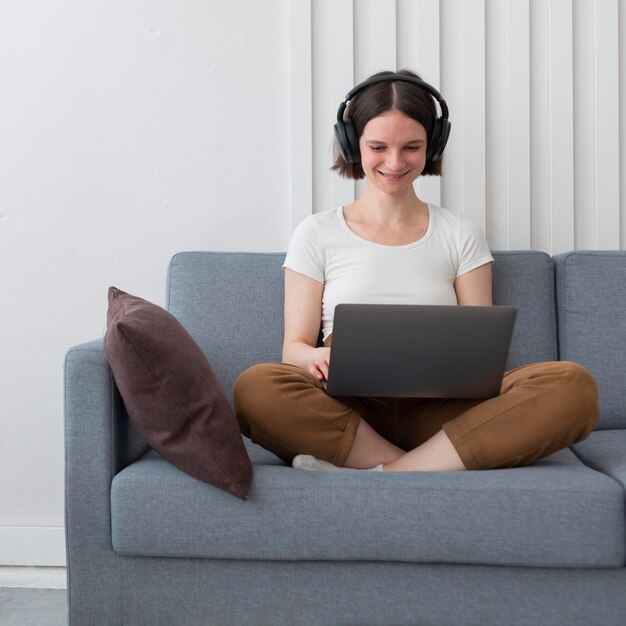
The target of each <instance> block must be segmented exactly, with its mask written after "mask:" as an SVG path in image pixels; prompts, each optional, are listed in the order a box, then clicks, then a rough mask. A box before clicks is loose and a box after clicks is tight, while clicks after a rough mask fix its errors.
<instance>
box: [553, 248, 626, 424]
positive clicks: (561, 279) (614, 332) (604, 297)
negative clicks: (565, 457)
mask: <svg viewBox="0 0 626 626" xmlns="http://www.w3.org/2000/svg"><path fill="white" fill-rule="evenodd" d="M554 262H555V267H556V291H557V302H558V321H559V351H560V358H561V359H562V360H564V361H576V362H577V363H580V364H581V365H584V366H585V367H586V368H587V369H588V370H589V371H590V372H591V373H592V374H593V376H594V377H595V379H596V382H597V383H598V389H599V394H600V415H601V419H600V422H599V424H598V428H601V429H606V428H626V403H625V401H624V390H626V350H625V349H624V346H626V315H625V314H624V312H625V311H626V252H624V251H618V250H614V251H601V250H598V251H578V252H567V253H565V254H559V255H557V256H555V257H554Z"/></svg>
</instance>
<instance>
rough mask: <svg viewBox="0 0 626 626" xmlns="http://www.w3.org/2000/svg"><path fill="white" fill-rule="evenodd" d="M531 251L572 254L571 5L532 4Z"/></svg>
mask: <svg viewBox="0 0 626 626" xmlns="http://www.w3.org/2000/svg"><path fill="white" fill-rule="evenodd" d="M530 8H531V11H530V32H531V72H530V73H531V203H532V212H531V220H532V248H533V249H535V250H544V251H546V252H549V253H553V254H555V253H558V252H563V251H565V250H573V249H574V141H573V132H574V124H573V78H572V65H573V58H572V4H571V2H570V1H569V0H551V1H550V2H545V0H531V4H530Z"/></svg>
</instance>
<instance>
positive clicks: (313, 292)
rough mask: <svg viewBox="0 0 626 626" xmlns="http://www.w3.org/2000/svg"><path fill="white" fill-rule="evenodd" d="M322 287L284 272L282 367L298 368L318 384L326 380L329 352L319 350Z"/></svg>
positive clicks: (309, 279) (286, 271) (318, 283)
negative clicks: (311, 375) (317, 381)
mask: <svg viewBox="0 0 626 626" xmlns="http://www.w3.org/2000/svg"><path fill="white" fill-rule="evenodd" d="M323 292H324V285H322V283H320V282H319V281H317V280H313V279H312V278H309V277H308V276H304V275H303V274H300V273H298V272H295V271H293V270H290V269H289V268H285V338H284V341H283V363H289V364H291V365H297V366H298V367H301V368H302V369H304V370H306V371H307V372H309V373H310V374H313V376H315V377H316V378H317V379H318V380H324V379H327V378H328V363H329V361H330V348H318V347H316V346H317V338H318V336H319V332H320V324H321V320H322V294H323Z"/></svg>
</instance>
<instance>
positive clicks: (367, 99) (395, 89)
mask: <svg viewBox="0 0 626 626" xmlns="http://www.w3.org/2000/svg"><path fill="white" fill-rule="evenodd" d="M394 74H399V75H401V76H412V77H413V78H420V79H421V77H420V76H419V75H418V74H416V73H415V72H412V71H411V70H400V71H398V72H388V71H385V72H378V73H377V74H373V75H372V76H370V78H375V77H378V76H393V75H394ZM368 80H369V79H368ZM389 111H400V113H404V115H406V116H407V117H410V118H411V119H414V120H415V121H416V122H419V123H420V124H421V125H422V126H423V127H424V128H425V129H426V136H427V137H430V133H431V131H432V128H433V123H434V120H435V118H436V117H437V108H436V106H435V100H434V98H433V97H432V96H431V95H430V94H429V93H428V92H427V91H425V90H424V89H422V88H421V87H419V86H417V85H414V84H412V83H407V82H400V81H395V82H392V81H384V82H380V83H375V84H373V85H371V86H370V87H367V89H365V90H364V91H362V92H360V93H357V94H356V95H355V96H354V97H353V98H352V99H351V100H350V102H349V103H348V107H347V114H348V116H349V117H350V119H351V120H352V123H353V125H354V130H355V131H356V136H357V137H358V138H359V139H360V138H361V135H362V134H363V129H364V128H365V125H366V124H367V123H368V122H369V121H370V120H371V119H373V118H375V117H378V116H379V115H382V114H383V113H388V112H389ZM331 169H333V170H337V172H338V173H339V175H340V176H343V177H344V178H352V179H354V180H359V179H361V178H365V172H364V171H363V167H362V166H361V162H360V161H359V162H358V163H346V161H345V160H344V158H343V157H342V156H341V153H340V152H339V150H338V148H337V143H336V141H335V143H334V162H333V165H332V168H331ZM424 175H432V176H441V159H439V160H438V161H428V160H427V161H426V165H425V166H424V171H423V172H422V176H424Z"/></svg>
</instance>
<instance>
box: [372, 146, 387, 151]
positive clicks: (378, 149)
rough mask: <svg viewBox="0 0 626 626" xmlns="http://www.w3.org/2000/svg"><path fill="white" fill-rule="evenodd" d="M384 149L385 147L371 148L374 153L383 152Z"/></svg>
mask: <svg viewBox="0 0 626 626" xmlns="http://www.w3.org/2000/svg"><path fill="white" fill-rule="evenodd" d="M384 149H385V148H384V146H370V150H373V151H374V152H382V151H383V150H384Z"/></svg>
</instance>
